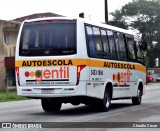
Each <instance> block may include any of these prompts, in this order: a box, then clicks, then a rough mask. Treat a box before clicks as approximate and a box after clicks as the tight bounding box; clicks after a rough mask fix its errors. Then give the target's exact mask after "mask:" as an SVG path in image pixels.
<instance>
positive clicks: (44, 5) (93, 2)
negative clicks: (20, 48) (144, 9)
mask: <svg viewBox="0 0 160 131" xmlns="http://www.w3.org/2000/svg"><path fill="white" fill-rule="evenodd" d="M131 1H132V0H108V12H109V13H111V12H113V11H114V10H116V9H120V8H121V7H122V6H123V5H125V4H126V3H128V2H131ZM44 12H52V13H56V14H60V15H64V16H71V17H77V16H78V14H79V13H81V12H84V13H85V14H87V15H86V16H89V15H90V16H91V19H93V20H94V19H96V20H97V19H98V21H101V22H104V21H105V18H104V0H1V7H0V19H2V20H12V19H15V18H18V17H23V16H26V15H30V14H34V13H44ZM109 19H110V17H109Z"/></svg>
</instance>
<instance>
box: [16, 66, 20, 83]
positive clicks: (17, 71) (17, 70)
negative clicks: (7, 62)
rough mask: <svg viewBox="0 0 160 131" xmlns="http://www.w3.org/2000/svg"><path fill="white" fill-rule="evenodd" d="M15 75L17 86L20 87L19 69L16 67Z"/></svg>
mask: <svg viewBox="0 0 160 131" xmlns="http://www.w3.org/2000/svg"><path fill="white" fill-rule="evenodd" d="M16 74H17V79H18V85H19V86H20V76H19V67H16Z"/></svg>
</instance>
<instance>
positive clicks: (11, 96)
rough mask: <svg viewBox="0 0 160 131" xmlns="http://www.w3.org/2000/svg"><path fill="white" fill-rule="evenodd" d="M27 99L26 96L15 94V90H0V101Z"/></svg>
mask: <svg viewBox="0 0 160 131" xmlns="http://www.w3.org/2000/svg"><path fill="white" fill-rule="evenodd" d="M19 100H27V98H26V97H21V96H17V91H16V90H9V91H2V90H0V102H7V101H19Z"/></svg>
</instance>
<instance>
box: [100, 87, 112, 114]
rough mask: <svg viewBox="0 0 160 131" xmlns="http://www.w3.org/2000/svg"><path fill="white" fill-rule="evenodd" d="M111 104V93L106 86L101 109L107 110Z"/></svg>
mask: <svg viewBox="0 0 160 131" xmlns="http://www.w3.org/2000/svg"><path fill="white" fill-rule="evenodd" d="M110 106H111V93H110V91H109V89H108V88H106V90H105V93H104V97H103V100H102V101H101V105H100V107H101V111H103V112H107V111H109V109H110Z"/></svg>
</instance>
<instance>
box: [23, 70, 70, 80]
mask: <svg viewBox="0 0 160 131" xmlns="http://www.w3.org/2000/svg"><path fill="white" fill-rule="evenodd" d="M24 76H25V77H27V78H30V77H33V78H35V81H36V82H41V81H43V80H44V81H46V80H55V79H57V80H68V78H69V67H60V68H59V69H54V70H36V71H31V72H29V71H26V72H25V73H24Z"/></svg>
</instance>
